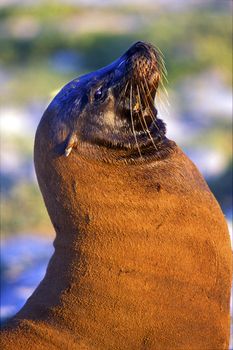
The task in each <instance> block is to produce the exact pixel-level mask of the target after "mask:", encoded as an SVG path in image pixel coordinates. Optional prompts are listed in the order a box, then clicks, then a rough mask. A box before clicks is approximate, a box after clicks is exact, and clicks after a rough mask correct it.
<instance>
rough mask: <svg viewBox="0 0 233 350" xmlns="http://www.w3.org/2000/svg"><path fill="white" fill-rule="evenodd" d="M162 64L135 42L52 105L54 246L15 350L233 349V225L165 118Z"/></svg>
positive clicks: (7, 345) (48, 116) (41, 143)
mask: <svg viewBox="0 0 233 350" xmlns="http://www.w3.org/2000/svg"><path fill="white" fill-rule="evenodd" d="M135 62H136V63H137V64H136V63H135ZM160 65H161V62H160V60H159V56H158V54H157V52H156V51H155V49H154V48H153V47H152V46H151V45H149V44H145V43H140V42H139V43H136V44H135V45H133V47H131V48H130V49H129V50H128V51H127V52H126V54H124V55H123V56H122V57H121V58H120V59H119V60H117V61H116V62H114V63H113V64H111V65H110V66H108V67H106V68H105V69H102V70H100V71H97V72H95V73H93V74H90V75H87V76H84V77H83V78H81V79H80V80H78V81H77V80H76V81H73V82H71V83H70V84H68V85H67V86H66V87H65V88H64V89H63V90H62V91H61V92H60V94H58V96H57V97H56V98H55V100H54V101H53V102H52V103H51V104H50V106H49V107H48V109H47V110H46V112H45V114H44V116H43V118H42V120H41V122H40V125H39V127H38V130H37V135H36V141H35V167H36V172H37V177H38V182H39V185H40V189H41V192H42V194H43V198H44V201H45V204H46V207H47V209H48V212H49V215H50V218H51V221H52V223H53V225H54V228H55V230H56V234H57V235H56V239H55V241H54V247H55V253H54V255H53V257H52V258H51V260H50V263H49V265H48V268H47V272H46V275H45V277H44V279H43V281H42V282H41V283H40V285H39V286H38V288H37V289H36V290H35V292H34V293H33V295H32V296H31V297H30V298H29V299H28V301H27V302H26V304H25V306H24V307H23V308H22V309H21V310H20V312H19V313H18V314H17V315H16V316H15V317H14V318H13V319H12V320H11V321H10V323H9V324H8V326H7V327H6V329H5V330H4V332H3V335H2V343H3V346H4V349H48V348H49V349H88V350H89V349H95V350H105V349H106V350H110V349H112V350H113V349H114V350H116V349H119V350H120V349H121V350H122V349H125V350H128V349H132V350H133V349H151V350H160V349H161V350H162V349H163V350H167V349H174V350H176V349H177V350H181V349H183V350H188V349H193V350H194V349H195V350H204V349H209V350H212V349H228V342H229V299H230V285H231V248H230V240H229V233H228V230H227V225H226V222H225V219H224V216H223V214H222V212H221V209H220V207H219V205H218V203H217V202H216V200H215V198H214V197H213V195H212V194H211V192H210V190H209V188H208V186H207V184H206V183H205V181H204V179H203V178H202V176H201V175H200V173H199V171H198V170H197V169H196V167H195V165H193V163H192V162H191V161H190V160H189V159H188V158H187V156H186V155H185V154H184V153H183V152H182V151H181V150H180V149H179V147H178V146H177V145H176V144H175V143H174V142H172V141H170V140H168V139H167V138H166V137H165V127H164V124H163V122H162V121H161V120H159V119H158V118H157V114H156V109H154V107H153V105H152V101H153V99H154V95H155V93H156V91H157V88H158V85H159V79H161V69H160V68H161V66H160ZM138 67H139V68H138ZM148 67H149V68H148ZM151 71H153V73H152V72H151ZM135 76H136V77H135ZM138 77H139V78H138ZM144 79H146V80H144ZM142 81H144V83H143V84H140V83H141V82H142ZM146 82H147V86H146ZM104 84H105V85H106V86H104ZM142 86H143V87H142ZM143 88H144V93H143ZM146 89H147V90H146ZM139 97H141V101H140V98H139ZM101 99H102V100H101ZM149 99H150V100H151V101H150V100H149ZM144 121H145V122H144Z"/></svg>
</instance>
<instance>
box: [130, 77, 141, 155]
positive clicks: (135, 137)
mask: <svg viewBox="0 0 233 350" xmlns="http://www.w3.org/2000/svg"><path fill="white" fill-rule="evenodd" d="M132 100H133V87H132V82H131V84H130V99H129V107H130V117H131V124H132V130H133V135H134V139H135V142H136V146H137V149H138V153H139V155H140V157H141V158H142V153H141V150H140V147H139V144H138V140H137V135H136V132H135V128H134V123H133V110H132V108H133V107H132Z"/></svg>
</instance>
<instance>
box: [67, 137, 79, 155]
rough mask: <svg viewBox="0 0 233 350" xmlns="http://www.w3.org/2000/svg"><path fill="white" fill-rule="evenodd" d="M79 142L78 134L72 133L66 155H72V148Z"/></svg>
mask: <svg viewBox="0 0 233 350" xmlns="http://www.w3.org/2000/svg"><path fill="white" fill-rule="evenodd" d="M77 143H78V139H77V136H76V134H75V133H72V134H70V135H69V137H68V140H67V144H66V148H65V152H64V154H65V156H66V157H68V156H69V155H70V153H71V151H72V149H73V148H74V147H76V146H77Z"/></svg>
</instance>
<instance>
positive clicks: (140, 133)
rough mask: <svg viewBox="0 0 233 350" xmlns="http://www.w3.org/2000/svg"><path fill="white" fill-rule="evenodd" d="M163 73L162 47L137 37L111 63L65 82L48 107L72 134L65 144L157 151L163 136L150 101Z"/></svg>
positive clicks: (129, 152)
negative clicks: (136, 40) (51, 107)
mask: <svg viewBox="0 0 233 350" xmlns="http://www.w3.org/2000/svg"><path fill="white" fill-rule="evenodd" d="M165 77H166V69H165V66H164V61H163V57H162V54H161V52H160V51H159V50H158V49H156V48H154V47H153V46H152V45H151V44H147V43H144V42H137V43H135V44H134V45H132V46H131V47H130V48H129V49H128V50H127V51H126V53H125V54H124V55H123V56H121V57H120V58H119V59H117V60H116V61H114V62H113V63H111V64H110V65H108V66H106V67H104V68H102V69H99V70H97V71H95V72H92V73H89V74H87V75H84V76H82V77H80V78H79V79H75V80H73V81H72V82H70V83H69V84H67V85H66V86H65V87H64V88H63V89H62V90H61V92H60V93H59V94H58V95H57V96H56V98H55V99H54V101H53V102H52V103H51V106H53V107H55V108H56V109H57V114H59V117H60V118H61V120H63V122H64V123H65V124H66V126H68V128H69V131H70V132H69V133H70V134H72V135H75V137H73V139H75V142H73V144H72V145H71V144H68V145H67V147H68V149H69V150H70V149H71V147H72V148H75V146H76V145H78V144H79V145H83V144H84V143H85V144H86V143H88V144H89V145H95V146H99V147H106V148H108V149H115V150H118V151H119V152H120V153H119V154H120V156H125V157H129V158H130V157H131V158H132V157H133V158H137V157H140V158H142V157H145V156H146V155H147V153H148V154H151V153H153V152H154V153H155V154H156V152H157V153H158V152H159V151H160V150H161V149H162V148H163V147H166V144H167V141H168V140H167V139H166V137H165V133H166V128H165V124H164V122H163V121H162V120H161V119H159V118H158V117H157V109H156V108H155V105H154V100H155V96H156V93H157V91H158V89H159V88H161V87H162V88H164V84H163V80H164V78H165ZM73 139H72V140H73ZM164 145H165V146H164ZM68 154H69V152H67V155H68Z"/></svg>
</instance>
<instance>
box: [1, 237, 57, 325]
mask: <svg viewBox="0 0 233 350" xmlns="http://www.w3.org/2000/svg"><path fill="white" fill-rule="evenodd" d="M52 240H53V239H52V237H44V236H38V235H29V234H22V235H16V236H14V237H10V238H7V239H5V240H3V241H2V246H1V308H0V314H1V322H4V321H5V320H6V319H8V318H9V317H11V316H12V315H14V314H15V313H16V312H17V311H18V310H19V309H20V308H21V307H22V306H23V305H24V303H25V301H26V300H27V298H28V297H29V296H30V295H31V294H32V292H33V291H34V289H35V288H36V286H37V285H38V284H39V282H40V281H41V280H42V278H43V277H44V275H45V271H46V267H47V264H48V261H49V259H50V257H51V256H52V254H53V250H54V249H53V245H52Z"/></svg>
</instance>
